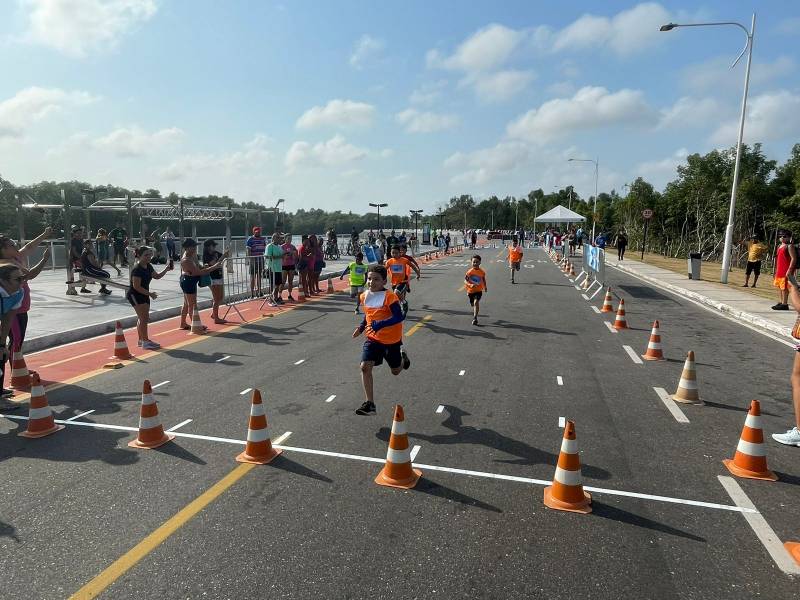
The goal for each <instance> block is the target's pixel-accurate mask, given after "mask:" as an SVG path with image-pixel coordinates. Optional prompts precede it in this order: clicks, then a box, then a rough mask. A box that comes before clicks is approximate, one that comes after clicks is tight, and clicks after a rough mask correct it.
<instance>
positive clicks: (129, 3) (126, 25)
mask: <svg viewBox="0 0 800 600" xmlns="http://www.w3.org/2000/svg"><path fill="white" fill-rule="evenodd" d="M22 7H23V8H24V9H25V10H27V11H28V13H27V18H28V30H27V31H26V32H25V35H24V39H26V40H27V41H30V42H33V43H36V44H41V45H43V46H48V47H51V48H54V49H56V50H58V51H59V52H63V53H64V54H67V55H69V56H73V57H78V58H81V57H84V56H86V55H88V54H89V53H90V52H92V51H94V50H103V49H108V48H113V47H114V46H115V45H116V44H117V43H118V42H119V40H120V38H122V37H123V36H125V35H126V34H127V33H130V32H131V30H133V29H134V28H135V27H136V26H137V25H138V24H139V23H141V22H144V21H147V20H148V19H150V18H151V17H152V16H153V15H154V14H155V13H156V11H157V10H158V7H157V4H156V1H155V0H23V1H22Z"/></svg>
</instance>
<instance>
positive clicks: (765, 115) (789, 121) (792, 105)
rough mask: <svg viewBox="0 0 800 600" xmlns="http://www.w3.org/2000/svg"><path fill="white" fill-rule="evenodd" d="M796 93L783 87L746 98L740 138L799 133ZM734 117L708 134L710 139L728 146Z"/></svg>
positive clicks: (756, 139) (778, 137) (764, 139)
mask: <svg viewBox="0 0 800 600" xmlns="http://www.w3.org/2000/svg"><path fill="white" fill-rule="evenodd" d="M799 114H800V95H798V94H793V93H791V92H789V91H787V90H778V91H776V92H769V93H766V94H761V95H759V96H755V97H753V98H751V99H750V102H749V103H748V105H747V119H746V120H745V125H744V139H745V142H748V140H749V142H748V143H756V142H771V141H776V140H789V139H792V138H794V137H797V136H798V135H800V120H798V118H797V115H799ZM738 131H739V121H738V119H736V120H732V121H728V122H727V123H724V124H723V125H721V126H720V127H719V128H718V129H717V130H716V131H715V132H714V133H713V134H712V135H711V142H712V143H713V144H715V145H717V146H723V147H728V146H732V145H734V144H735V143H736V137H737V134H738Z"/></svg>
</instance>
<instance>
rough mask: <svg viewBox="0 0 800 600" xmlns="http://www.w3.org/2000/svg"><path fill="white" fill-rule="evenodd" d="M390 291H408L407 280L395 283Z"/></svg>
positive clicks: (398, 292)
mask: <svg viewBox="0 0 800 600" xmlns="http://www.w3.org/2000/svg"><path fill="white" fill-rule="evenodd" d="M392 291H393V292H394V293H395V294H404V293H405V292H407V291H408V282H407V281H404V282H403V283H398V284H397V285H393V286H392Z"/></svg>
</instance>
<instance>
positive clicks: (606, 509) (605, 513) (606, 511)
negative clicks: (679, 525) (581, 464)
mask: <svg viewBox="0 0 800 600" xmlns="http://www.w3.org/2000/svg"><path fill="white" fill-rule="evenodd" d="M592 515H596V516H598V517H602V518H603V519H609V520H611V521H618V522H620V523H627V524H628V525H635V526H636V527H644V528H645V529H651V530H653V531H658V532H660V533H664V534H666V535H674V536H677V537H682V538H686V539H687V540H692V541H694V542H702V543H706V541H707V540H706V538H704V537H700V536H699V535H694V534H692V533H689V532H686V531H683V530H681V529H676V528H674V527H670V526H669V525H665V524H664V523H659V522H658V521H654V520H652V519H648V518H647V517H643V516H641V515H637V514H635V513H632V512H628V511H627V510H622V509H621V508H617V507H616V506H611V505H610V504H603V503H602V502H597V500H595V499H594V498H593V499H592Z"/></svg>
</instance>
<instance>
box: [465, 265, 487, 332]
mask: <svg viewBox="0 0 800 600" xmlns="http://www.w3.org/2000/svg"><path fill="white" fill-rule="evenodd" d="M464 282H465V283H464V289H466V290H467V297H468V298H469V304H470V306H471V307H472V324H473V325H477V324H478V313H479V312H480V310H481V297H482V296H483V294H484V292H488V291H489V288H488V286H487V285H486V271H484V270H483V269H481V257H480V255H479V254H475V255H474V256H473V257H472V268H470V269H469V270H468V271H467V273H466V275H464Z"/></svg>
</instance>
